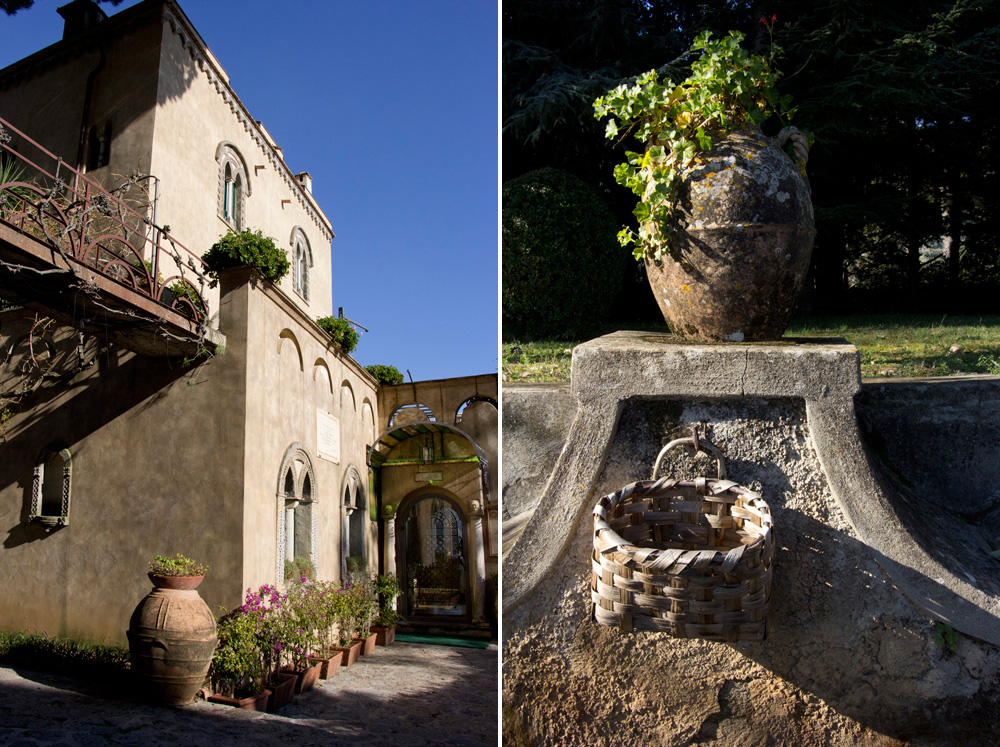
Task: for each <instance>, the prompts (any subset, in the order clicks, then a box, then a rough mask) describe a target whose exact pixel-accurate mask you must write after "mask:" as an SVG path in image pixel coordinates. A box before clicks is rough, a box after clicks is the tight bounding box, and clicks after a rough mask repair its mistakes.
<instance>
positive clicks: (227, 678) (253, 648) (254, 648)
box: [209, 608, 266, 698]
mask: <svg viewBox="0 0 1000 747" xmlns="http://www.w3.org/2000/svg"><path fill="white" fill-rule="evenodd" d="M258 622H259V621H258V619H257V618H256V617H255V616H254V615H248V614H245V613H244V612H243V611H242V610H241V609H240V608H236V609H235V610H232V611H231V612H229V613H228V614H226V615H224V616H223V617H221V618H220V619H219V621H218V636H219V644H218V646H216V649H215V653H214V654H213V655H212V665H211V668H210V670H209V675H210V677H211V681H212V690H213V692H216V693H221V694H222V695H226V696H228V697H231V698H246V697H250V696H251V695H257V694H259V693H260V692H262V691H263V685H262V682H263V680H264V672H265V668H266V667H265V663H264V655H263V654H264V652H263V650H262V649H261V646H260V638H259V632H260V631H259V625H258Z"/></svg>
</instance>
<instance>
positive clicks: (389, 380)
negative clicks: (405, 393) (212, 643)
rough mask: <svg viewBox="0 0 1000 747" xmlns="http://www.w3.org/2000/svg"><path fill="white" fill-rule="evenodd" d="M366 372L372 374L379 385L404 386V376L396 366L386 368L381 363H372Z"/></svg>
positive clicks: (366, 368) (366, 367)
mask: <svg viewBox="0 0 1000 747" xmlns="http://www.w3.org/2000/svg"><path fill="white" fill-rule="evenodd" d="M365 371H367V372H368V373H370V374H371V375H372V376H373V377H374V378H375V380H376V381H377V382H378V383H379V384H402V383H403V374H402V373H400V371H399V369H398V368H396V367H395V366H386V365H383V364H381V363H372V364H371V365H368V366H365Z"/></svg>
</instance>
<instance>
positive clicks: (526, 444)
mask: <svg viewBox="0 0 1000 747" xmlns="http://www.w3.org/2000/svg"><path fill="white" fill-rule="evenodd" d="M983 386H984V387H985V389H984V390H983V391H990V387H992V391H993V392H994V398H996V397H995V393H996V391H997V390H996V385H995V382H993V383H990V382H987V383H984V384H983ZM787 393H788V394H794V391H793V390H792V388H789V389H788V390H787ZM866 395H867V399H868V405H867V408H868V409H867V412H868V413H869V416H867V417H865V418H863V421H864V423H865V428H866V429H867V430H868V431H872V430H878V431H879V432H881V433H889V434H890V441H893V438H895V439H897V440H898V438H899V437H900V436H899V433H898V432H897V433H896V436H895V437H892V436H891V434H892V432H893V431H892V427H896V428H897V429H898V427H899V422H900V420H905V418H906V416H905V413H903V410H902V409H900V407H899V404H898V403H899V402H901V401H905V396H902V395H900V393H899V391H898V390H896V394H895V399H894V400H893V401H894V402H896V403H897V404H896V405H895V407H896V410H895V411H894V410H893V409H892V408H888V409H887V412H889V413H892V412H896V414H897V416H899V417H897V418H896V419H892V418H890V419H888V420H887V419H886V418H885V417H881V418H880V416H879V415H878V414H876V415H870V413H872V412H874V411H875V410H876V409H877V408H875V407H873V406H872V405H871V400H872V398H873V397H874V395H873V394H872V392H871V391H868V392H864V393H862V395H861V396H860V397H859V400H860V399H864V398H865V396H866ZM960 396H965V395H960ZM585 400H586V396H585V395H584V394H583V392H582V391H580V390H579V389H573V388H571V387H565V388H563V389H560V388H559V387H552V386H548V387H545V388H542V390H541V391H539V390H538V389H536V388H531V387H506V386H505V389H504V392H503V423H504V430H503V438H504V458H505V461H504V471H503V481H504V485H503V490H504V494H503V498H504V505H505V509H506V508H508V507H510V508H512V509H513V510H512V511H511V515H510V516H509V518H508V526H509V527H510V528H511V530H512V531H510V532H508V531H506V529H505V536H504V540H505V545H504V551H505V553H508V552H510V545H511V544H512V540H514V541H515V542H514V543H513V546H514V550H515V551H517V544H519V543H521V542H523V541H525V542H530V543H537V542H539V541H540V539H539V536H538V535H537V534H532V532H531V531H530V527H531V524H532V523H535V522H544V521H545V519H544V517H542V516H539V515H538V511H542V510H550V508H549V506H547V505H546V503H545V500H542V501H540V505H539V507H538V509H537V511H535V513H534V514H533V513H532V511H533V510H534V506H533V505H532V504H533V503H534V502H535V501H537V500H538V497H539V496H542V497H543V498H549V493H550V492H551V490H549V491H546V489H545V484H544V481H545V480H546V479H548V480H549V488H550V489H551V487H552V485H553V484H554V483H556V482H558V477H559V476H558V475H554V476H552V478H551V479H549V478H546V477H545V476H544V475H545V473H546V471H547V470H551V469H552V467H553V465H554V464H555V458H554V457H555V456H557V452H556V449H555V447H554V444H556V443H557V442H558V441H559V439H560V438H566V437H568V436H569V434H570V433H571V432H574V427H577V428H578V427H579V422H578V421H579V418H581V417H585V416H586V407H582V408H580V409H578V408H576V407H574V406H573V403H578V402H581V401H585ZM939 409H940V408H939ZM909 411H910V412H918V411H920V412H923V411H925V410H920V409H919V408H917V407H913V406H911V407H910V408H909ZM944 411H945V412H946V411H947V408H944ZM533 413H534V414H533ZM558 413H563V414H562V415H561V416H560V415H559V414H558ZM566 413H573V415H571V416H570V417H567V416H566ZM574 417H575V418H576V421H574V420H573V419H572V418H574ZM533 423H539V424H540V427H537V428H536V427H534V426H533ZM693 425H698V426H699V427H700V428H701V432H702V433H703V434H706V435H707V436H708V437H709V438H710V439H711V440H712V441H713V442H714V443H715V444H716V445H718V446H719V447H720V448H721V449H722V450H723V452H724V453H725V454H726V456H727V463H728V469H729V478H730V479H732V480H735V481H736V482H738V483H740V484H741V485H744V486H746V487H749V488H752V489H753V490H756V491H758V492H759V493H760V494H761V495H762V496H763V497H764V499H765V500H767V501H768V503H769V504H770V507H771V509H772V512H773V515H774V525H775V536H776V560H775V572H774V577H773V583H772V599H771V611H770V614H769V617H768V635H767V639H766V640H765V641H763V642H759V643H732V644H731V643H719V642H712V641H701V640H677V639H672V638H670V637H669V636H668V635H667V634H663V633H645V632H643V633H622V632H621V631H619V630H618V629H615V628H605V627H601V626H598V625H597V624H596V623H594V622H593V621H592V619H591V612H590V591H589V584H590V562H589V558H590V553H591V534H592V525H591V521H590V518H589V515H584V516H583V518H582V519H580V520H579V521H578V522H577V523H576V524H575V525H574V526H573V527H572V530H571V532H570V536H569V537H568V538H567V544H566V545H565V548H564V551H563V552H562V553H561V554H560V555H559V556H558V558H557V560H555V562H554V563H552V564H551V567H549V568H547V569H546V572H545V573H544V574H542V576H541V580H540V581H538V582H537V583H536V584H535V585H534V586H533V587H532V588H531V590H530V591H529V592H527V593H526V592H525V589H524V588H518V587H519V585H520V584H522V583H528V582H527V581H526V580H525V579H526V578H527V576H528V574H526V573H524V572H523V570H522V568H523V567H524V566H523V565H521V564H520V563H518V562H516V561H515V562H508V559H509V558H510V555H508V556H507V559H505V561H504V572H505V577H504V590H505V595H506V594H507V593H508V591H509V590H510V589H514V590H515V592H520V595H519V596H516V597H515V598H518V599H519V603H518V604H516V605H515V606H513V607H512V608H510V609H505V612H504V618H503V729H504V743H505V744H510V745H579V744H622V745H629V744H644V745H695V744H704V745H734V746H735V745H741V746H742V745H802V746H811V745H902V744H914V745H941V746H942V747H943V745H953V744H958V743H961V744H964V745H993V744H997V743H1000V737H998V734H1000V719H998V716H1000V647H998V646H997V645H995V644H993V643H987V642H984V641H983V640H980V639H977V638H975V637H970V636H968V635H964V634H961V633H959V634H957V642H956V644H955V648H954V649H952V648H951V647H950V646H948V645H947V644H942V643H940V642H938V641H937V640H935V638H936V632H937V631H936V630H935V628H934V619H932V616H931V615H930V614H929V613H928V609H927V607H926V600H925V599H923V597H921V598H920V599H917V602H914V601H911V598H910V597H909V596H908V595H907V594H906V593H903V592H902V591H900V589H899V588H898V587H897V583H896V582H895V581H894V579H893V577H892V576H891V575H890V573H889V572H888V571H887V570H886V568H887V567H888V568H894V566H893V564H892V563H889V562H886V558H885V556H883V555H882V554H881V553H880V552H877V551H876V552H873V550H872V547H871V544H870V543H869V542H866V541H864V540H862V538H861V537H860V535H859V533H858V532H857V531H855V529H854V528H853V527H852V524H851V522H850V521H849V520H848V517H847V515H846V514H845V512H844V510H842V501H838V500H837V498H836V497H835V495H834V493H833V491H832V489H831V486H830V482H829V480H828V479H827V477H826V473H825V471H824V467H823V464H822V461H821V458H820V454H819V453H818V451H819V450H818V448H817V445H816V443H815V439H814V434H813V433H812V428H811V426H810V422H809V417H808V410H807V407H806V404H805V400H804V399H802V398H798V397H793V396H785V397H783V396H770V397H762V396H749V397H738V398H716V397H713V398H706V399H698V398H696V397H683V398H678V397H673V396H664V397H650V396H640V397H633V398H626V399H625V401H624V404H623V405H622V407H621V408H620V416H619V420H618V425H617V428H616V429H614V435H613V437H612V438H611V442H610V445H609V447H608V449H607V450H606V452H605V454H603V455H602V454H599V453H597V452H596V451H595V453H594V459H597V460H600V459H602V457H603V462H604V463H603V468H602V469H601V470H600V473H599V477H598V479H597V480H596V484H595V488H594V490H593V492H592V498H593V500H592V501H591V502H590V505H591V507H592V505H593V503H595V502H596V500H597V498H598V497H600V496H601V495H604V494H605V493H610V492H612V491H614V490H616V489H617V488H619V487H621V486H623V485H625V484H627V483H629V482H633V481H635V480H637V479H649V476H650V474H649V473H650V472H651V469H652V465H653V462H654V460H655V458H656V455H657V453H658V452H659V450H660V448H661V446H662V445H663V444H665V443H666V442H667V441H669V440H672V439H673V438H676V437H681V436H685V435H689V433H690V428H691V426H693ZM980 435H983V434H980ZM822 448H823V449H834V450H835V449H836V448H837V444H836V443H833V444H831V443H829V442H828V441H824V443H823V444H822ZM845 448H846V447H845ZM980 448H982V446H981V447H980ZM896 451H897V452H898V451H900V449H898V448H897V449H896ZM911 451H912V449H911ZM931 453H933V452H931ZM532 455H534V458H532ZM672 455H673V456H672V457H671V458H670V463H669V464H668V465H666V466H665V468H664V469H663V470H662V471H663V472H664V473H665V474H667V475H673V476H677V477H684V478H690V477H693V476H696V475H699V474H701V475H711V476H714V469H715V466H714V464H713V463H712V462H711V461H710V460H708V459H707V458H706V457H704V456H699V457H697V458H696V459H694V460H692V459H691V458H690V456H688V455H687V454H685V453H681V452H679V451H678V452H672ZM921 458H922V459H924V460H925V461H926V460H928V459H930V458H932V457H931V456H930V455H929V454H924V455H923V456H922V457H921V454H920V453H919V452H917V453H916V456H915V457H914V459H915V460H917V461H919V460H920V459H921ZM561 464H562V466H563V467H564V468H565V467H566V464H567V462H566V461H565V460H564V461H563V462H562V463H561ZM993 468H995V465H994V467H991V469H993ZM540 475H541V477H540ZM977 505H979V504H977ZM588 513H589V512H588ZM525 527H528V528H529V529H528V531H526V532H525V533H524V534H522V535H520V538H519V539H518V538H517V537H518V530H521V529H524V528H525ZM971 531H973V528H971V527H970V532H971ZM975 531H980V530H979V529H978V528H976V529H975ZM553 539H556V538H553ZM977 547H979V546H978V545H977ZM985 547H986V550H988V546H985ZM529 550H531V548H530V547H527V548H526V547H522V548H520V551H521V554H522V556H523V555H525V552H527V551H529ZM535 554H536V555H538V553H535ZM529 555H530V553H529ZM522 560H523V558H522ZM994 562H997V576H998V577H1000V561H994ZM508 569H510V571H511V573H510V576H509V577H508V576H507V575H506V574H507V571H508ZM977 581H978V579H977ZM928 583H930V584H931V587H930V588H932V589H933V588H934V586H933V581H932V580H928ZM940 588H941V590H942V599H947V598H948V593H950V592H948V590H947V589H946V587H945V586H944V585H942V586H941V587H940ZM925 595H927V592H925ZM506 598H507V597H506V596H505V600H506ZM986 617H987V619H988V615H987V616H986Z"/></svg>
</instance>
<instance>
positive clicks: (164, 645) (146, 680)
mask: <svg viewBox="0 0 1000 747" xmlns="http://www.w3.org/2000/svg"><path fill="white" fill-rule="evenodd" d="M207 569H208V566H204V565H200V564H199V563H196V562H195V561H193V560H191V559H190V558H185V557H184V556H183V555H179V554H178V555H177V556H175V557H173V558H168V557H164V556H161V555H157V556H155V557H154V558H153V560H152V562H150V564H149V573H148V576H149V579H150V580H151V581H152V582H153V590H152V591H150V592H149V594H147V595H146V596H145V597H144V598H143V599H142V601H140V602H139V604H138V605H137V606H136V608H135V610H134V611H133V612H132V617H131V618H130V619H129V627H128V631H127V633H126V635H127V636H128V642H129V657H130V660H131V665H132V673H133V675H134V676H135V677H136V679H137V681H138V683H139V684H140V686H141V687H142V689H143V690H145V691H146V693H147V695H148V696H149V697H150V698H152V699H154V700H156V701H159V702H164V703H189V702H190V701H191V700H192V699H193V698H194V696H195V694H196V693H197V692H198V691H199V690H200V689H201V687H202V685H203V684H204V682H205V677H206V675H207V674H208V669H209V666H210V665H211V663H212V655H213V652H214V651H215V646H216V643H217V641H218V637H217V635H216V624H215V616H214V615H213V614H212V611H211V610H210V609H209V608H208V605H207V604H205V601H204V600H203V599H202V598H201V597H200V596H198V590H197V586H198V584H200V583H201V580H202V579H203V578H204V576H205V572H206V570H207Z"/></svg>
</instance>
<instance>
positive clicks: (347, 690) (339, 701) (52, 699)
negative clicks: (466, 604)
mask: <svg viewBox="0 0 1000 747" xmlns="http://www.w3.org/2000/svg"><path fill="white" fill-rule="evenodd" d="M497 693H498V651H497V647H496V645H495V644H493V645H490V647H489V648H488V649H485V650H484V649H470V648H453V647H450V646H436V645H426V644H418V643H401V642H396V643H394V644H393V645H391V646H388V647H381V646H379V647H377V648H376V649H375V651H374V652H373V653H371V654H369V655H368V656H365V657H363V658H362V659H361V660H359V661H358V662H357V663H356V664H354V665H353V666H351V667H349V668H347V669H345V668H343V667H341V669H340V671H339V672H338V673H337V674H336V675H335V676H334V677H333V678H331V679H330V680H327V681H325V682H324V684H323V685H322V686H321V687H318V688H316V689H314V690H312V691H310V692H308V693H304V694H302V695H296V696H295V698H294V699H293V700H292V702H291V703H290V704H288V705H287V706H285V707H284V708H282V709H281V711H280V712H279V713H277V714H267V713H253V712H249V711H241V710H238V709H235V708H231V707H229V706H221V705H215V704H213V703H207V702H205V701H196V702H195V703H192V704H191V705H186V706H178V707H173V708H171V707H160V706H154V705H149V704H147V703H144V702H142V701H141V700H140V699H139V698H138V697H136V695H135V694H134V693H121V692H114V691H113V690H112V689H111V688H109V687H108V686H106V685H98V684H94V683H92V682H83V681H80V680H71V679H68V678H66V677H61V676H58V675H52V674H41V673H36V672H31V671H28V670H23V669H19V670H12V669H8V668H0V745H3V746H4V747H38V745H45V746H46V747H50V746H53V747H54V746H59V747H104V745H143V747H160V746H166V745H185V747H188V746H190V747H221V746H222V745H235V744H239V745H241V747H253V746H255V745H274V744H277V743H279V742H278V740H282V743H287V744H290V745H295V747H309V746H310V745H315V746H317V747H319V746H322V747H327V746H328V745H329V746H331V747H337V746H338V745H352V746H362V747H364V746H366V745H372V746H374V745H390V746H391V745H406V746H407V747H432V746H435V747H436V746H438V745H440V746H442V747H444V746H447V747H481V746H482V745H489V746H490V747H493V746H494V745H497V744H498V742H499V738H498V728H497V724H498V718H497V716H498V714H497V701H498V695H497Z"/></svg>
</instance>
